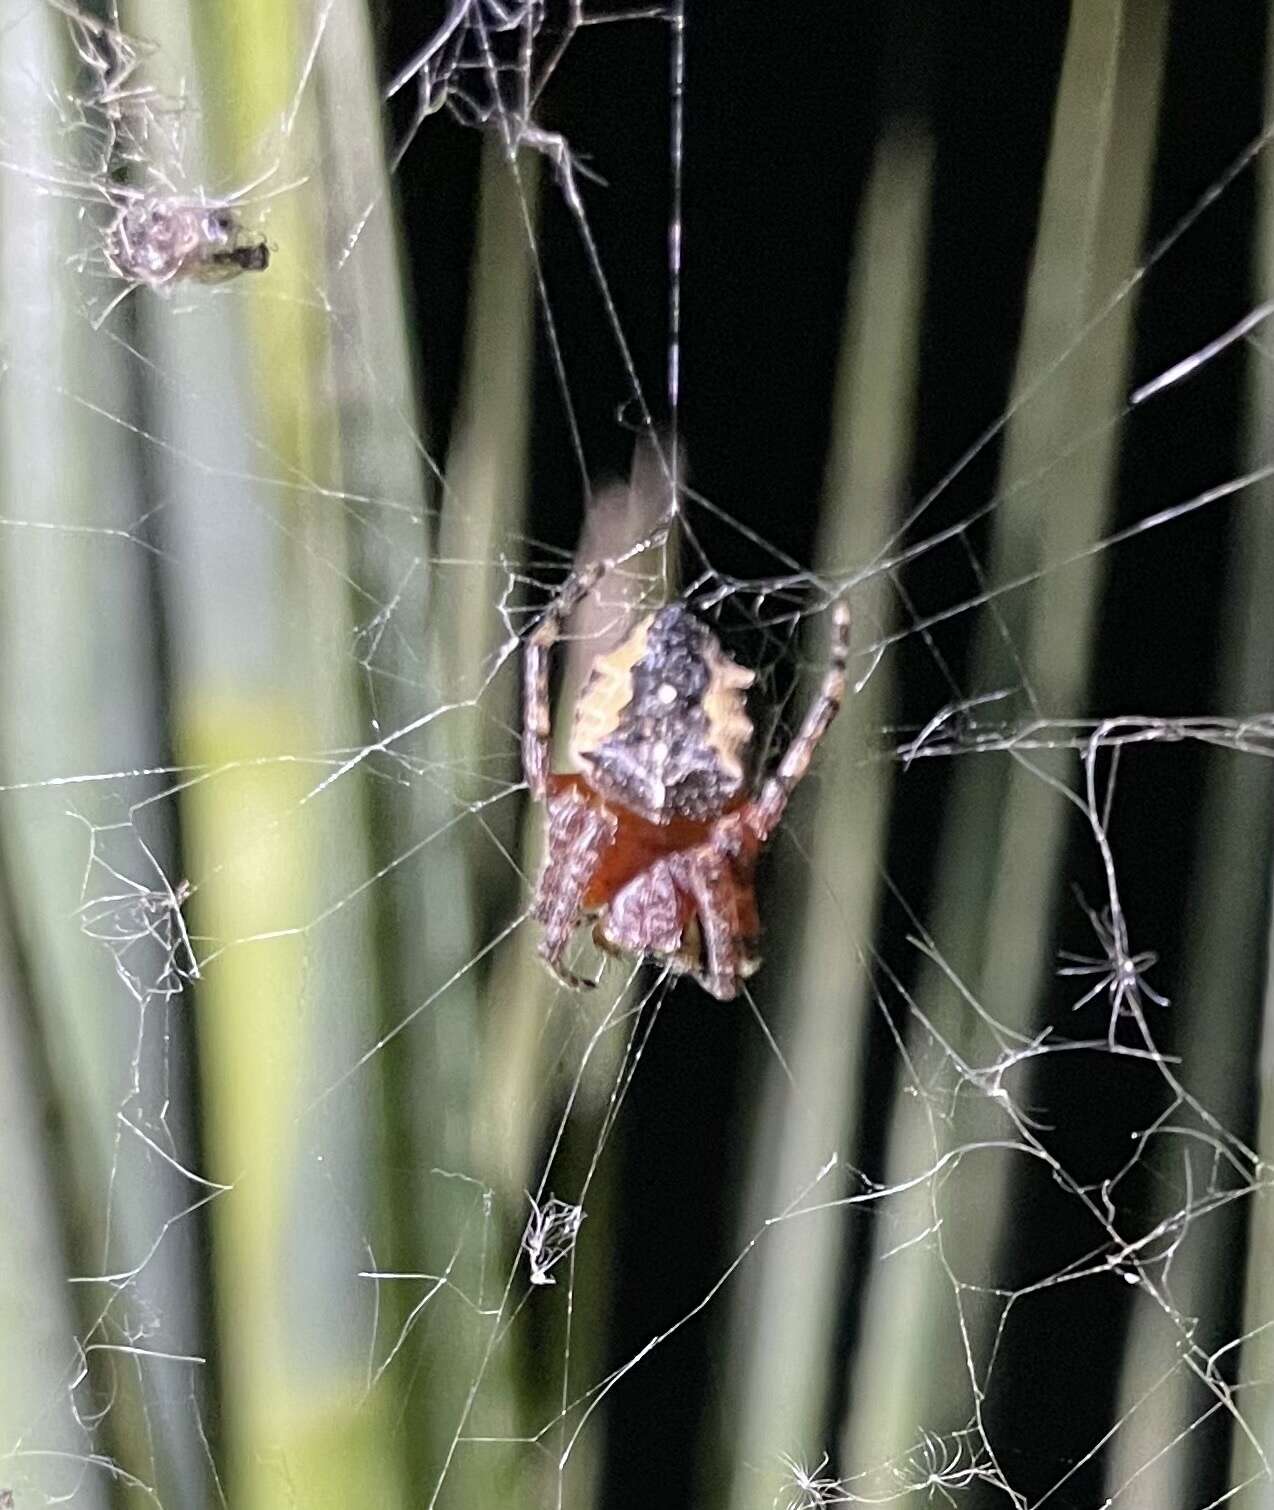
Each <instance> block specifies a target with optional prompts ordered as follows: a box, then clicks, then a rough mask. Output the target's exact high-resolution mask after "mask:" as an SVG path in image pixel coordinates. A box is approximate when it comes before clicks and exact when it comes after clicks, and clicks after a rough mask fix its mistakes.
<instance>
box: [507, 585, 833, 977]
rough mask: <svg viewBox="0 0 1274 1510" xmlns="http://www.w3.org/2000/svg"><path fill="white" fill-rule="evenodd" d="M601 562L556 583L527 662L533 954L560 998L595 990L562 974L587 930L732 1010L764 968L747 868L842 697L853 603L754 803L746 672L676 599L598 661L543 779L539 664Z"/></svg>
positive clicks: (609, 947)
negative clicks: (559, 762)
mask: <svg viewBox="0 0 1274 1510" xmlns="http://www.w3.org/2000/svg"><path fill="white" fill-rule="evenodd" d="M607 564H608V563H602V564H600V565H594V566H591V567H588V568H586V569H584V570H583V571H580V572H578V573H576V574H575V575H574V576H573V577H572V578H571V579H570V580H569V581H568V582H567V584H566V586H565V587H564V589H563V590H562V592H561V594H560V595H559V596H558V598H557V599H556V600H555V602H554V603H553V604H552V605H551V606H550V608H549V610H548V612H547V613H546V614H545V616H544V618H543V620H542V621H541V623H540V624H539V626H538V628H537V629H536V631H535V633H534V634H533V635H532V636H531V638H530V640H529V641H528V644H527V649H526V655H525V661H524V664H523V698H524V709H523V729H522V764H523V770H524V772H525V776H526V782H527V786H528V787H529V788H530V792H531V796H532V798H533V799H534V800H535V801H537V802H542V803H543V804H544V806H545V810H546V816H547V825H548V840H547V854H546V856H545V860H544V867H543V869H542V870H541V872H540V877H539V882H538V884H537V886H536V890H535V900H534V902H533V904H532V908H531V915H532V917H534V918H535V919H536V921H537V922H539V923H540V924H541V925H542V928H543V933H542V936H541V939H540V943H539V953H540V955H541V957H542V958H543V959H544V961H545V962H546V963H547V965H548V966H549V968H550V969H551V970H552V971H553V972H554V974H555V975H557V977H558V978H559V979H560V980H562V981H563V982H564V983H565V984H566V985H568V986H570V987H571V988H573V989H579V988H580V987H585V986H593V985H595V984H596V982H595V981H585V980H581V979H579V978H578V977H577V976H575V975H572V974H571V972H570V971H569V970H568V969H567V968H566V967H565V965H564V964H563V956H564V955H565V953H566V949H567V946H568V944H569V943H570V941H571V937H572V935H573V934H574V932H575V929H576V927H577V925H578V924H579V923H581V922H583V921H585V920H588V919H591V920H592V921H593V939H594V941H595V943H596V944H597V945H598V947H599V948H600V949H602V950H603V951H604V952H605V953H607V954H613V955H628V956H633V957H636V958H649V959H654V960H657V961H660V962H662V963H663V964H664V965H666V966H667V967H668V968H669V969H671V970H672V971H674V972H675V973H678V974H687V975H691V976H693V977H694V979H695V980H697V981H698V982H699V984H700V985H701V986H702V987H703V989H704V990H705V991H707V992H708V993H709V994H710V995H712V996H715V997H716V998H717V999H718V1000H720V1001H728V1000H730V999H731V998H732V997H734V996H736V995H737V994H738V991H739V986H740V983H741V982H742V981H744V980H746V979H747V978H748V976H750V975H752V974H753V973H754V972H755V971H756V969H757V968H758V966H759V965H760V963H761V958H760V955H759V953H758V952H757V945H758V939H759V935H760V920H759V918H758V915H757V904H756V892H755V889H754V882H753V878H754V875H755V872H756V864H757V859H758V857H759V855H760V852H761V850H762V848H763V847H764V845H765V844H766V843H767V842H768V841H769V839H770V838H771V836H772V835H773V834H774V831H775V830H776V828H777V827H778V825H779V823H780V821H781V820H782V817H783V813H784V810H785V809H786V807H787V802H788V798H789V797H790V796H791V794H792V789H793V788H794V787H795V786H796V784H797V782H799V781H800V780H801V778H802V777H803V776H804V775H805V773H806V771H807V770H808V769H809V764H810V760H811V758H812V757H813V754H814V751H815V749H816V748H817V746H818V743H819V741H820V740H821V739H822V737H823V735H824V734H825V733H826V732H827V729H828V726H829V725H830V723H831V721H832V719H833V718H835V716H836V714H837V712H838V711H839V709H840V705H841V702H842V701H843V699H844V696H845V663H846V660H847V659H848V655H849V608H848V605H847V604H846V603H844V602H843V601H842V602H838V603H837V604H836V605H835V607H834V608H833V610H832V643H831V651H830V662H829V665H828V668H827V672H826V674H825V676H824V678H823V684H822V687H821V689H820V690H819V693H818V696H817V697H816V698H815V700H814V703H813V705H812V706H811V707H810V709H809V711H808V713H806V715H805V721H804V723H803V724H802V725H801V727H800V730H799V731H798V733H797V735H796V737H795V738H794V739H793V741H792V743H791V744H790V745H789V746H788V749H787V752H786V753H785V754H784V756H783V758H782V760H780V761H779V764H778V766H777V767H776V769H775V770H774V771H773V773H772V774H771V775H770V776H768V777H767V778H766V779H765V780H764V781H763V782H762V783H761V785H760V789H759V791H758V792H756V793H755V795H753V794H751V793H750V792H749V790H748V771H747V760H748V753H749V747H750V745H751V740H752V723H751V720H750V719H749V718H748V715H747V712H746V708H745V692H746V689H747V688H748V687H749V686H751V684H752V682H753V681H754V680H755V673H754V672H752V671H749V670H747V669H746V668H745V667H743V666H740V665H738V664H737V663H736V662H735V661H733V660H731V659H730V657H729V656H728V655H726V653H725V652H724V651H723V650H722V648H721V645H720V643H719V642H718V640H717V638H716V636H715V635H714V634H713V633H712V631H711V630H710V629H709V628H708V626H707V625H706V624H704V623H702V622H701V621H700V620H699V619H697V618H696V617H695V616H694V614H693V613H692V612H691V611H690V610H689V609H688V608H686V607H685V606H683V605H682V604H680V603H669V604H667V605H666V606H665V607H663V608H661V609H660V610H659V611H658V612H657V613H654V614H651V615H649V616H648V617H646V618H643V619H642V620H641V621H640V622H639V623H637V624H636V625H635V626H634V627H633V629H632V630H631V631H630V633H629V634H628V637H627V638H626V639H625V640H624V642H623V643H622V644H621V645H620V646H619V647H618V648H617V649H615V650H612V651H610V652H609V653H608V654H605V655H599V656H597V657H596V658H595V659H594V661H593V665H592V669H591V671H590V673H589V675H588V677H587V679H586V681H585V684H584V687H583V690H582V692H581V694H580V697H579V700H578V702H577V704H576V707H575V715H574V721H573V725H572V731H571V741H570V754H571V761H572V764H573V765H574V766H575V770H574V771H573V772H571V773H568V774H559V773H556V772H554V771H552V770H550V768H549V739H550V735H551V728H550V720H549V696H548V679H549V655H550V652H551V650H552V647H553V645H554V643H555V642H556V641H557V639H558V637H559V636H560V634H561V632H562V626H563V624H564V623H565V621H566V618H567V616H568V615H569V614H570V612H571V610H572V609H573V608H574V607H575V605H576V604H577V603H578V602H579V601H580V599H581V598H582V597H584V595H585V594H586V593H587V592H589V591H590V590H591V588H592V587H593V586H594V585H595V584H596V582H597V580H598V578H599V577H600V576H601V575H602V573H603V571H604V570H605V568H606V565H607Z"/></svg>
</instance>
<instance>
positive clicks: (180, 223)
mask: <svg viewBox="0 0 1274 1510" xmlns="http://www.w3.org/2000/svg"><path fill="white" fill-rule="evenodd" d="M106 254H107V257H108V259H109V260H110V264H111V266H112V267H113V268H114V270H115V271H116V272H117V273H118V274H119V276H120V277H121V278H127V279H128V280H129V281H130V282H134V283H146V284H149V285H150V286H151V287H152V288H155V287H158V286H160V285H161V284H165V283H170V282H172V281H173V280H174V279H183V278H184V279H189V280H192V281H194V282H196V283H216V282H221V281H223V280H224V279H226V278H234V277H236V276H237V275H238V274H239V273H260V272H264V271H265V269H266V268H267V267H269V265H270V247H269V244H268V243H267V242H266V240H265V238H264V237H263V236H262V235H261V234H260V232H258V231H250V230H248V229H246V228H245V227H244V225H243V223H242V221H241V220H240V219H239V217H238V215H236V214H235V212H234V211H233V210H231V209H229V208H228V207H226V206H224V205H221V206H217V205H205V204H201V203H199V202H198V201H197V200H190V199H182V198H180V197H176V196H163V195H160V196H154V197H149V198H142V199H134V200H133V201H131V203H129V204H128V205H127V206H125V207H124V208H123V209H122V210H121V211H120V212H119V214H118V216H117V217H116V219H115V222H114V224H113V225H112V226H111V228H110V231H109V233H108V235H107V246H106Z"/></svg>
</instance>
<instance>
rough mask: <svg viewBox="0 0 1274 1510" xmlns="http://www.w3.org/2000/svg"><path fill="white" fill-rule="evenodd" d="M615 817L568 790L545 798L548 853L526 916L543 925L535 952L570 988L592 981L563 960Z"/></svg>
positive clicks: (613, 832) (613, 835)
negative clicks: (548, 799) (584, 977)
mask: <svg viewBox="0 0 1274 1510" xmlns="http://www.w3.org/2000/svg"><path fill="white" fill-rule="evenodd" d="M615 827H616V825H615V819H614V816H613V815H612V814H610V813H606V812H603V811H600V810H599V809H597V808H595V807H593V806H592V804H591V803H588V802H586V801H584V799H583V798H581V797H580V796H579V795H578V793H575V792H568V793H566V794H565V795H563V796H561V797H557V798H554V799H553V800H552V801H551V802H550V803H549V823H548V843H547V848H548V854H547V858H546V859H545V862H544V869H543V870H542V871H541V872H540V879H539V884H538V885H537V886H536V889H535V900H534V902H533V903H532V904H531V916H532V917H533V918H535V920H536V921H537V922H538V923H540V924H542V925H543V930H544V931H543V933H542V935H541V937H540V942H539V945H538V952H539V955H540V958H541V959H542V960H543V961H544V963H545V964H546V965H547V966H548V967H549V969H550V970H552V972H553V974H554V975H556V976H557V978H558V979H559V980H560V981H561V982H562V983H563V984H564V985H566V986H569V987H570V988H571V990H573V991H578V990H580V989H581V988H586V987H592V986H595V985H596V984H597V982H596V981H590V980H582V979H580V977H579V976H577V975H573V974H572V973H571V972H570V971H569V970H568V969H566V967H565V966H564V965H563V963H562V959H563V956H564V955H565V953H566V950H567V947H568V945H569V944H570V942H571V939H572V937H573V936H574V933H575V929H576V927H577V926H578V924H579V922H580V919H581V917H582V916H583V915H584V896H585V893H586V892H587V890H588V887H589V883H590V882H591V881H592V879H593V877H594V875H596V873H597V867H598V864H599V863H600V861H601V858H602V855H603V854H604V853H605V851H606V849H607V848H608V847H609V846H610V844H611V842H612V841H613V840H614V837H615Z"/></svg>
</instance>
